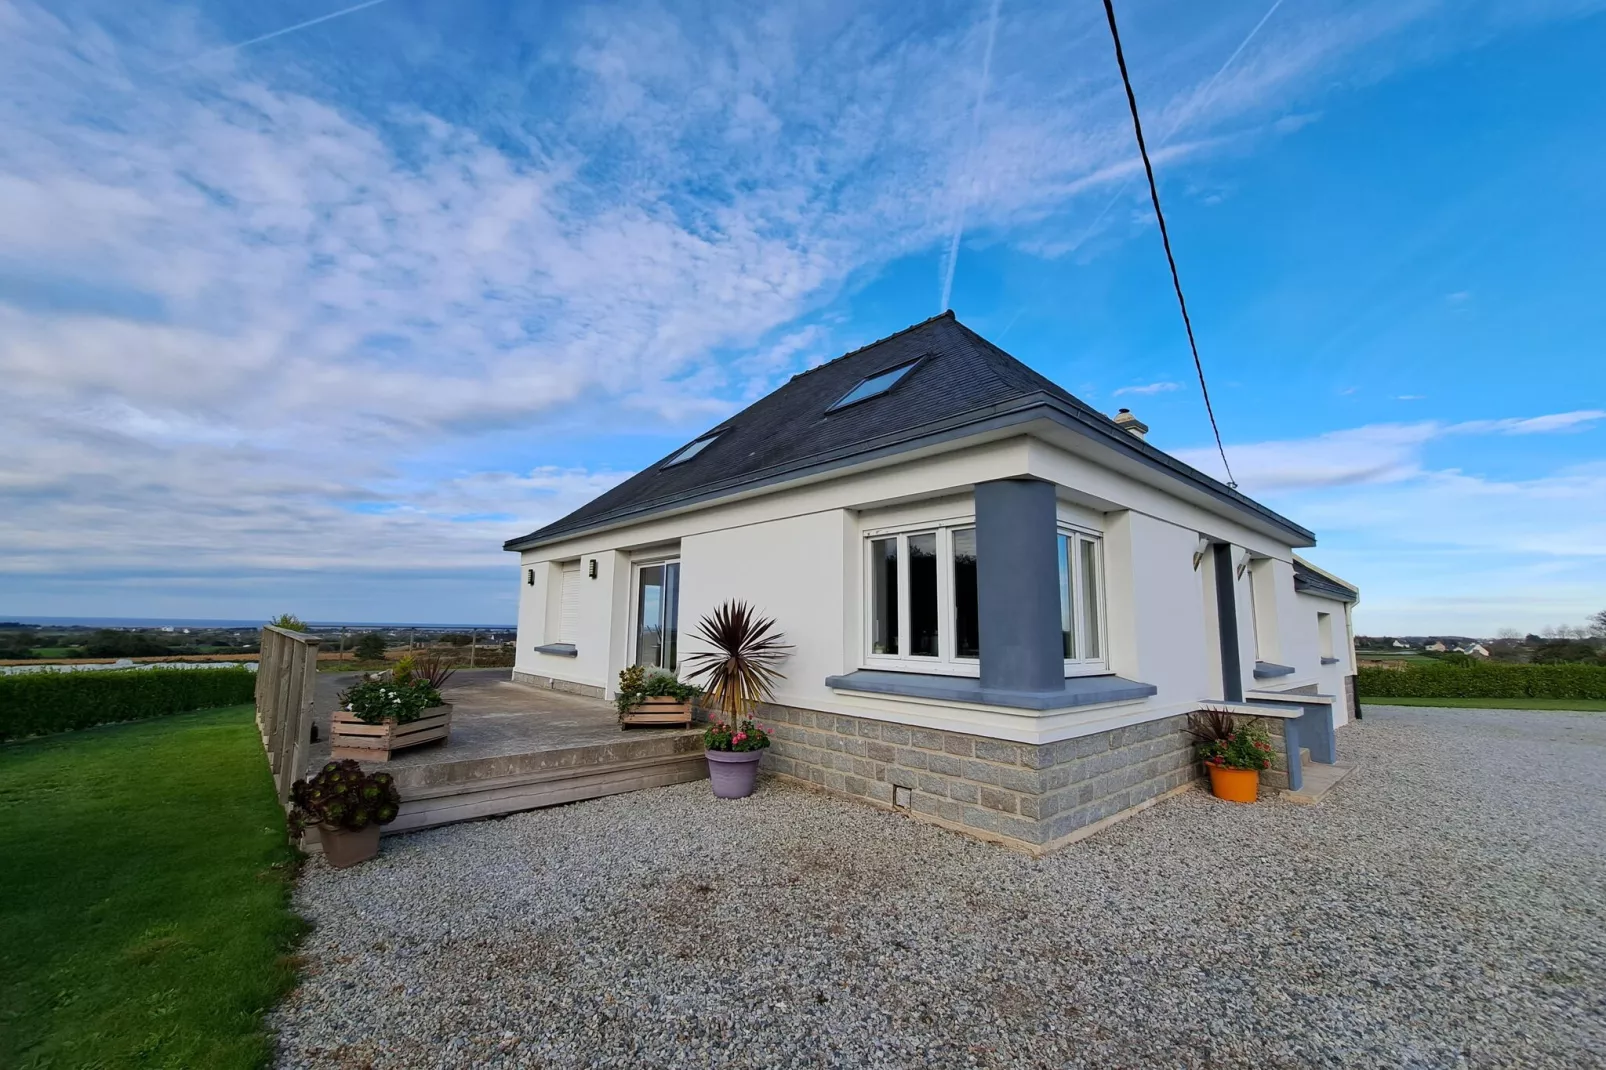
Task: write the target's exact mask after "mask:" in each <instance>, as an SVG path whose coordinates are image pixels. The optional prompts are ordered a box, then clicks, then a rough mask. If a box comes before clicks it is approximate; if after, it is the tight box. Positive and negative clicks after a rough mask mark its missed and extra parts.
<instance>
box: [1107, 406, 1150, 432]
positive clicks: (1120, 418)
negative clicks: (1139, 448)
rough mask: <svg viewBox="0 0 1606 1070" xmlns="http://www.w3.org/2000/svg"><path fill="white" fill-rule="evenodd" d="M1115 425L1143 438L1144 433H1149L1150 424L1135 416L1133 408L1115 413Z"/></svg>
mask: <svg viewBox="0 0 1606 1070" xmlns="http://www.w3.org/2000/svg"><path fill="white" fill-rule="evenodd" d="M1115 426H1116V427H1119V428H1120V429H1121V430H1123V431H1127V432H1130V433H1131V434H1134V435H1136V436H1138V437H1139V438H1143V436H1144V435H1147V434H1148V433H1149V425H1148V424H1146V423H1144V422H1143V421H1142V420H1140V419H1138V418H1137V417H1136V416H1133V415H1132V410H1131V409H1122V410H1121V411H1120V412H1118V413H1116V414H1115Z"/></svg>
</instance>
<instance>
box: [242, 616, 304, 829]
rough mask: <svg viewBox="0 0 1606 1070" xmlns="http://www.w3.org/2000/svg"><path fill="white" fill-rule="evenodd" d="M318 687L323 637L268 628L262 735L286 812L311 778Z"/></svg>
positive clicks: (261, 666) (260, 694)
mask: <svg viewBox="0 0 1606 1070" xmlns="http://www.w3.org/2000/svg"><path fill="white" fill-rule="evenodd" d="M317 682H318V637H317V636H315V635H308V634H306V633H304V632H292V631H288V630H286V629H284V628H275V627H274V626H273V625H271V624H270V625H267V626H265V627H264V628H263V629H262V655H261V659H260V660H259V661H258V662H257V696H256V697H257V730H258V731H259V732H261V733H262V746H263V749H265V750H266V751H267V752H268V769H269V771H271V772H272V773H273V786H274V787H275V788H277V789H278V792H279V804H280V805H281V806H286V807H287V806H289V804H290V785H292V784H294V783H295V782H296V780H297V779H299V778H300V777H302V776H305V775H306V765H307V750H308V747H309V746H310V745H311V743H312V700H313V692H314V689H315V688H316V686H317Z"/></svg>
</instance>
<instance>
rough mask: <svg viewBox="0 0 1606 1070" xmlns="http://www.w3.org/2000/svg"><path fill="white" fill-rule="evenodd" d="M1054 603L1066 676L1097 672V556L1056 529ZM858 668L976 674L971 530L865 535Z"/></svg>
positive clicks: (1100, 634) (1100, 585)
mask: <svg viewBox="0 0 1606 1070" xmlns="http://www.w3.org/2000/svg"><path fill="white" fill-rule="evenodd" d="M1058 540H1059V541H1058V554H1059V603H1060V631H1061V641H1062V642H1063V644H1064V649H1065V673H1066V675H1067V676H1075V675H1078V674H1083V673H1089V672H1100V671H1104V666H1105V658H1106V655H1105V649H1104V647H1105V642H1104V576H1103V550H1102V547H1101V545H1100V542H1099V537H1098V536H1097V535H1095V534H1092V533H1089V532H1082V531H1073V530H1069V529H1065V528H1062V529H1060V532H1059V536H1058ZM865 546H866V551H867V561H866V580H867V582H866V585H865V590H866V593H867V598H866V602H867V603H868V604H867V606H866V629H867V633H866V634H867V639H868V641H867V643H866V650H865V664H866V665H867V666H869V667H882V668H889V669H902V670H904V671H914V672H931V673H947V674H952V675H962V676H974V675H976V674H978V673H979V672H980V666H981V662H980V658H981V627H980V614H979V612H978V606H977V599H976V583H977V578H976V528H975V525H974V523H973V522H971V521H969V520H966V521H963V522H961V523H952V524H933V525H927V526H922V527H913V528H910V529H909V530H906V531H886V532H872V533H870V535H869V537H868V538H866V540H865Z"/></svg>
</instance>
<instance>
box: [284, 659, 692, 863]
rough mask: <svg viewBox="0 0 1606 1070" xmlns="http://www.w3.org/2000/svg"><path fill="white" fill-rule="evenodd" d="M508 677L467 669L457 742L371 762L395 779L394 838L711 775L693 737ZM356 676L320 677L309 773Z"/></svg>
mask: <svg viewBox="0 0 1606 1070" xmlns="http://www.w3.org/2000/svg"><path fill="white" fill-rule="evenodd" d="M509 675H510V670H508V669H473V670H462V671H459V672H458V674H457V675H456V676H455V677H453V679H452V680H451V682H449V683H448V684H447V686H446V691H445V697H446V699H447V701H449V702H451V703H452V704H453V707H454V708H453V711H452V731H451V738H450V739H449V740H447V741H446V742H445V743H430V744H425V745H423V746H420V747H416V748H413V749H409V750H406V751H402V752H401V753H400V754H398V755H396V756H395V757H394V758H393V759H392V760H391V761H389V762H385V763H382V764H381V763H365V764H364V768H366V769H369V770H377V769H385V770H387V771H389V772H391V773H393V774H394V775H395V777H396V786H397V788H398V790H400V792H401V797H402V806H401V815H400V816H399V817H398V818H397V819H396V820H395V821H394V822H393V823H392V824H389V825H387V826H385V833H386V834H387V835H390V834H395V833H398V832H412V831H415V830H417V829H423V828H430V827H433V826H435V825H444V824H448V823H450V822H453V821H467V820H471V819H473V818H478V817H490V816H493V815H496V814H508V813H513V812H515V811H518V810H532V809H535V808H537V807H541V806H556V805H559V804H561V803H571V802H579V801H580V800H582V799H595V798H600V797H601V796H604V795H617V794H619V793H620V792H625V791H635V790H636V789H638V788H651V787H661V786H663V785H666V784H679V783H682V782H684V781H688V780H699V779H702V778H704V777H706V776H707V775H708V769H707V765H706V762H705V761H704V759H703V746H702V738H701V737H702V733H701V732H700V731H698V730H696V729H684V728H674V729H652V728H645V729H644V728H633V729H630V730H629V731H628V732H626V731H623V730H622V729H621V728H620V727H619V722H618V714H617V713H616V712H615V711H614V708H613V706H612V705H611V704H609V703H606V702H602V701H600V700H598V699H590V698H583V697H581V696H579V695H570V694H567V693H565V692H561V691H550V690H547V689H545V688H540V687H533V686H531V685H529V684H520V683H514V682H513V681H512V680H511V679H509ZM352 679H353V677H351V676H344V675H342V676H332V675H327V674H325V675H320V676H319V679H318V696H317V704H316V707H315V718H316V721H317V724H318V729H319V738H320V741H319V742H318V743H315V744H313V746H312V748H311V753H310V755H309V757H308V770H309V771H311V770H315V769H317V768H318V767H319V766H320V765H322V764H323V763H324V762H326V761H328V760H329V715H330V713H332V712H333V711H334V709H335V707H336V704H337V703H336V698H335V696H336V693H337V692H338V691H339V690H341V689H342V688H344V687H346V686H347V685H348V684H350V682H351V680H352Z"/></svg>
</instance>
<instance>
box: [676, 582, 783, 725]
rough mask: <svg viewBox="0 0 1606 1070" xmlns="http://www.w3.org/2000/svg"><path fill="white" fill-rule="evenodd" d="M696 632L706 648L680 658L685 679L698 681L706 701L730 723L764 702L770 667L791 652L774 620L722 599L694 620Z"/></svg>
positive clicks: (776, 675)
mask: <svg viewBox="0 0 1606 1070" xmlns="http://www.w3.org/2000/svg"><path fill="white" fill-rule="evenodd" d="M696 637H697V638H698V639H699V640H701V641H702V642H704V643H706V644H707V645H708V646H709V647H710V648H711V649H709V650H706V651H699V652H697V653H694V654H690V655H688V656H687V657H686V664H687V667H688V668H689V669H690V670H691V671H690V672H689V673H688V674H687V679H689V680H699V681H706V682H705V683H704V684H703V687H704V694H705V697H706V698H707V699H708V704H709V705H710V706H712V707H713V708H714V709H717V710H719V711H720V712H722V713H724V714H725V716H727V717H729V718H730V719H731V723H732V724H733V725H734V724H736V723H738V722H739V721H741V719H742V718H744V717H748V716H750V715H751V714H752V712H753V710H754V709H756V708H757V707H758V706H759V704H760V703H763V702H767V701H768V700H769V698H770V694H771V691H772V690H773V688H774V686H775V682H776V681H777V680H781V679H784V678H785V677H784V676H783V675H782V674H781V672H780V670H779V669H778V668H777V667H776V666H778V665H779V664H780V663H781V661H782V660H783V659H784V658H785V657H786V656H787V655H788V654H789V653H790V652H791V650H792V648H791V646H790V645H788V644H787V643H786V641H785V636H783V635H781V633H780V632H778V631H776V630H775V621H774V620H772V619H770V618H768V617H760V616H759V615H758V613H757V612H755V611H754V609H753V607H752V606H750V605H748V604H747V603H746V602H726V603H725V604H724V605H722V606H719V607H718V608H716V609H715V610H714V611H713V612H712V613H710V614H709V615H708V616H706V617H704V618H703V619H702V620H701V621H700V622H698V625H697V632H696Z"/></svg>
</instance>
